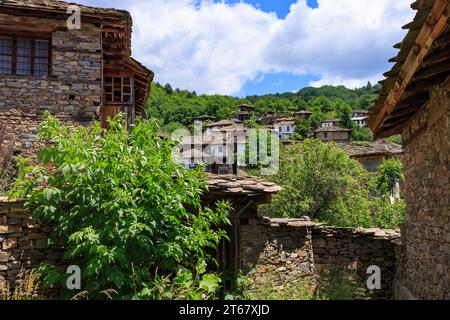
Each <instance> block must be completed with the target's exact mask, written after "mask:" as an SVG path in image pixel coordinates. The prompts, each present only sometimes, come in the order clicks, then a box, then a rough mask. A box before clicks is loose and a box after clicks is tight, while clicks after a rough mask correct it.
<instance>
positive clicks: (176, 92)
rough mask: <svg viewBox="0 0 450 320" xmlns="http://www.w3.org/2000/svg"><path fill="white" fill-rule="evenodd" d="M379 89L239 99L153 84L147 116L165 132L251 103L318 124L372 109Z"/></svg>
mask: <svg viewBox="0 0 450 320" xmlns="http://www.w3.org/2000/svg"><path fill="white" fill-rule="evenodd" d="M377 89H378V85H377V86H372V85H371V84H370V83H368V84H367V86H365V87H362V88H358V89H348V88H346V87H343V86H337V87H334V86H324V87H321V88H312V87H308V88H304V89H302V90H300V91H298V92H297V93H292V92H288V93H283V94H270V95H263V96H249V97H246V98H242V99H240V98H236V97H231V96H222V95H197V94H196V93H195V92H190V91H186V90H180V89H173V88H172V87H171V86H170V85H169V84H167V85H165V86H162V85H160V84H159V83H155V84H152V90H151V96H150V99H149V103H148V114H149V115H150V116H151V117H155V118H157V119H159V120H160V121H161V124H162V125H163V126H164V128H165V129H166V131H171V130H173V129H175V128H178V127H181V126H190V125H192V123H193V119H194V118H195V117H198V116H200V115H204V114H207V115H210V116H214V117H216V118H217V119H218V120H222V119H226V118H230V117H232V116H233V115H234V114H235V113H236V112H237V108H236V106H237V105H238V104H240V103H249V104H252V105H254V106H255V107H256V108H257V111H258V112H260V113H267V112H276V113H285V112H290V111H299V110H309V111H312V112H313V116H312V118H311V122H312V123H311V124H312V125H316V124H317V123H318V122H320V121H322V120H326V119H327V118H332V117H339V118H346V115H345V114H348V112H349V111H351V110H354V109H369V108H370V107H371V106H372V103H373V101H374V100H375V99H376V97H377V93H376V92H377Z"/></svg>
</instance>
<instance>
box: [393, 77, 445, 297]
mask: <svg viewBox="0 0 450 320" xmlns="http://www.w3.org/2000/svg"><path fill="white" fill-rule="evenodd" d="M430 93H431V101H430V105H429V106H428V107H427V108H426V109H425V110H423V111H422V112H420V113H419V114H418V115H416V116H415V117H414V118H413V119H412V120H411V121H410V122H409V125H408V126H407V127H406V128H405V130H404V132H403V140H404V141H405V155H404V158H405V161H404V162H405V176H406V183H405V188H406V192H405V195H406V202H407V221H406V223H405V227H404V229H405V233H404V241H403V243H404V248H403V252H404V258H403V259H404V265H403V268H402V270H401V272H400V273H399V278H398V279H397V280H398V281H397V288H396V289H397V290H396V291H397V293H396V296H397V298H399V299H404V298H409V299H410V298H417V299H450V210H449V208H450V83H449V82H447V84H445V85H442V86H438V87H434V88H432V89H431V90H430Z"/></svg>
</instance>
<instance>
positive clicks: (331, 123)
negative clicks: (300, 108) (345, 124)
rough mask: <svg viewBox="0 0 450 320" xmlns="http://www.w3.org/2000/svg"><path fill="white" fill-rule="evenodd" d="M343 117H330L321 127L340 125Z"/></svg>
mask: <svg viewBox="0 0 450 320" xmlns="http://www.w3.org/2000/svg"><path fill="white" fill-rule="evenodd" d="M341 122H342V121H341V119H330V120H325V121H322V122H321V123H320V127H321V128H329V127H339V125H340V124H341Z"/></svg>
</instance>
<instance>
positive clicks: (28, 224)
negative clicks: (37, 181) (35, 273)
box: [0, 198, 60, 287]
mask: <svg viewBox="0 0 450 320" xmlns="http://www.w3.org/2000/svg"><path fill="white" fill-rule="evenodd" d="M51 230H52V228H51V227H50V226H46V225H41V224H38V223H36V222H35V221H34V220H33V218H32V215H31V213H30V212H29V211H28V210H26V209H24V208H23V202H21V201H17V200H7V199H5V198H0V281H7V282H8V283H9V284H10V286H11V287H14V286H15V285H16V282H17V281H18V280H19V279H20V276H21V274H22V273H23V272H24V271H27V270H31V269H33V268H35V267H37V266H38V265H39V264H41V263H42V262H49V263H55V262H56V261H57V258H58V256H59V255H60V253H59V252H58V250H56V249H54V248H52V250H48V244H47V243H48V236H49V234H50V232H51Z"/></svg>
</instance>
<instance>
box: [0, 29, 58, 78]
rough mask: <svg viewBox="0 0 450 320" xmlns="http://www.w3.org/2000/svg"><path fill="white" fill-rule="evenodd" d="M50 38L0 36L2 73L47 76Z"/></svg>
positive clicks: (0, 71)
mask: <svg viewBox="0 0 450 320" xmlns="http://www.w3.org/2000/svg"><path fill="white" fill-rule="evenodd" d="M49 64H50V40H48V39H36V38H32V37H13V36H10V37H2V36H0V74H4V75H18V76H35V77H47V76H48V75H49Z"/></svg>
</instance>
